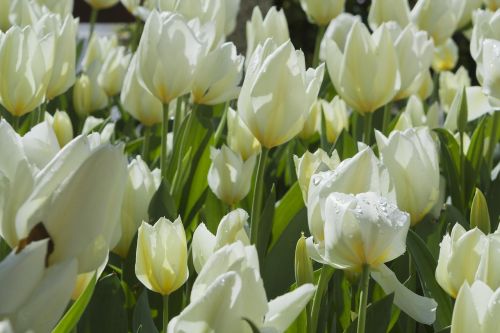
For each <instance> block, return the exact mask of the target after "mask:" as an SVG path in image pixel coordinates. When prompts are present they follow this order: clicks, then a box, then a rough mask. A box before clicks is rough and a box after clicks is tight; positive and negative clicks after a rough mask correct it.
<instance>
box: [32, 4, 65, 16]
mask: <svg viewBox="0 0 500 333" xmlns="http://www.w3.org/2000/svg"><path fill="white" fill-rule="evenodd" d="M36 2H37V3H38V4H39V5H40V6H45V7H47V8H48V9H49V10H50V11H51V12H52V13H54V14H59V15H61V17H66V16H68V15H71V14H72V13H73V3H74V0H36Z"/></svg>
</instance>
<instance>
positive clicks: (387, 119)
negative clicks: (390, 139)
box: [382, 103, 392, 135]
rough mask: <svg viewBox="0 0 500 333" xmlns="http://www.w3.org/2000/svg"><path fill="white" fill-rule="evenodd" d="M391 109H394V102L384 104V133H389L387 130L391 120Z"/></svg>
mask: <svg viewBox="0 0 500 333" xmlns="http://www.w3.org/2000/svg"><path fill="white" fill-rule="evenodd" d="M391 109H392V103H387V104H386V105H385V106H384V118H383V121H382V133H384V135H387V134H389V133H387V130H388V129H389V122H390V120H391Z"/></svg>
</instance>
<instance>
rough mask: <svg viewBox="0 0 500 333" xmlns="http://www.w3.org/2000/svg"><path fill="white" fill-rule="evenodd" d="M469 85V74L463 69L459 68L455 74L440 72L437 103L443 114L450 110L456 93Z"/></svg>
mask: <svg viewBox="0 0 500 333" xmlns="http://www.w3.org/2000/svg"><path fill="white" fill-rule="evenodd" d="M470 85H471V81H470V77H469V73H468V72H467V69H465V68H464V67H460V68H459V69H458V70H457V71H456V72H455V73H452V72H441V73H440V74H439V101H440V103H441V106H442V107H443V109H444V111H445V112H448V111H449V110H450V109H451V105H452V104H453V100H454V99H455V96H456V95H457V93H458V92H459V91H462V90H463V89H464V88H465V87H470Z"/></svg>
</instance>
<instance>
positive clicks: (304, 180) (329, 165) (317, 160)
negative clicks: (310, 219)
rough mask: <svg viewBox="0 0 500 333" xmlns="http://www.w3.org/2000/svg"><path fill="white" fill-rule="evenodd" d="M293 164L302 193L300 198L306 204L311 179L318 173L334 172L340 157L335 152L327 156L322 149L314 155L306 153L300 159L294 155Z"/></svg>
mask: <svg viewBox="0 0 500 333" xmlns="http://www.w3.org/2000/svg"><path fill="white" fill-rule="evenodd" d="M293 162H294V164H295V172H296V174H297V181H298V182H299V186H300V190H301V191H302V198H303V199H304V202H305V203H306V204H307V193H308V191H309V183H310V182H311V177H312V176H313V175H314V174H316V173H318V172H323V171H328V170H335V169H336V168H337V167H338V166H339V164H340V157H339V154H338V153H337V151H336V150H335V151H334V152H333V153H332V156H328V153H327V152H325V151H324V150H323V149H318V150H316V151H315V152H314V154H313V153H310V152H309V151H306V152H305V153H304V155H302V157H300V158H299V157H298V156H297V155H294V156H293Z"/></svg>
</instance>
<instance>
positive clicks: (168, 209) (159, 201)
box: [148, 180, 177, 222]
mask: <svg viewBox="0 0 500 333" xmlns="http://www.w3.org/2000/svg"><path fill="white" fill-rule="evenodd" d="M148 214H149V220H150V222H156V221H157V220H158V219H159V218H160V217H166V218H167V219H169V220H171V221H173V220H175V219H176V218H177V208H176V205H175V201H174V198H173V197H172V196H171V195H170V185H169V184H168V182H166V181H165V180H162V182H161V184H160V186H159V187H158V190H157V191H156V193H155V194H154V195H153V198H152V199H151V202H150V203H149V208H148Z"/></svg>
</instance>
